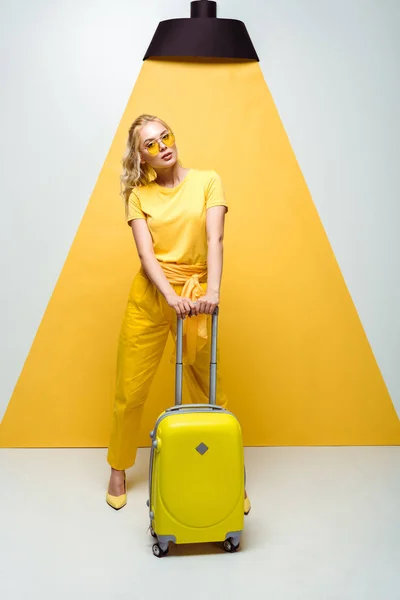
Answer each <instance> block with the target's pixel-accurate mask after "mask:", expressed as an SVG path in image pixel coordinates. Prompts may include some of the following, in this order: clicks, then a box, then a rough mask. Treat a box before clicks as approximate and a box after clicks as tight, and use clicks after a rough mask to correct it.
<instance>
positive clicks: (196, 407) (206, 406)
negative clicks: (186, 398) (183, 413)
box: [165, 404, 225, 412]
mask: <svg viewBox="0 0 400 600" xmlns="http://www.w3.org/2000/svg"><path fill="white" fill-rule="evenodd" d="M182 408H183V409H184V410H195V411H196V412H198V411H200V410H202V409H203V410H205V409H207V411H209V410H210V408H211V409H212V410H220V411H221V412H225V409H224V408H222V406H218V405H217V404H194V405H193V404H182V405H179V406H171V407H170V408H166V409H165V412H174V411H179V410H182Z"/></svg>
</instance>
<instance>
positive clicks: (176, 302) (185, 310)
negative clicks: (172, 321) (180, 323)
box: [165, 294, 194, 319]
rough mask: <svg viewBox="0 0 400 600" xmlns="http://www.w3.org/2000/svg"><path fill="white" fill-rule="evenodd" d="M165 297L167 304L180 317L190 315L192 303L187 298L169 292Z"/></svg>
mask: <svg viewBox="0 0 400 600" xmlns="http://www.w3.org/2000/svg"><path fill="white" fill-rule="evenodd" d="M165 299H166V301H167V303H168V306H170V307H171V308H173V309H174V311H175V312H176V314H177V315H178V317H179V318H180V319H184V318H185V317H187V316H190V315H191V312H192V309H193V307H194V304H193V302H192V301H191V300H189V298H182V296H179V295H178V294H169V295H168V296H166V297H165Z"/></svg>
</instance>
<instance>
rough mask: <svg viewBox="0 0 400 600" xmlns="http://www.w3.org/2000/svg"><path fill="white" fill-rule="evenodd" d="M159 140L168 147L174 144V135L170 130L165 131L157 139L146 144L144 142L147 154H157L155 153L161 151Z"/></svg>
mask: <svg viewBox="0 0 400 600" xmlns="http://www.w3.org/2000/svg"><path fill="white" fill-rule="evenodd" d="M160 141H161V142H162V143H163V144H164V146H167V148H170V147H171V146H173V145H174V144H175V136H174V134H173V133H172V131H167V132H166V133H163V135H162V136H160V137H159V138H158V140H153V141H151V142H148V143H147V144H145V146H144V147H145V148H146V150H147V152H148V153H149V154H151V155H152V156H157V154H159V152H161V147H160Z"/></svg>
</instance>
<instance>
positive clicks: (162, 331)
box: [106, 115, 250, 514]
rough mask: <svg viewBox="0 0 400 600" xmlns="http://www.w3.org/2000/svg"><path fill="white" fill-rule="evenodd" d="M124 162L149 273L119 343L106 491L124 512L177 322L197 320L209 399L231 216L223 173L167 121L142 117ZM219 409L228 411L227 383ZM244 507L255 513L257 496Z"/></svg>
mask: <svg viewBox="0 0 400 600" xmlns="http://www.w3.org/2000/svg"><path fill="white" fill-rule="evenodd" d="M122 164H123V175H122V177H121V181H122V184H123V195H124V197H125V207H126V210H125V212H126V221H127V223H128V225H129V226H130V227H131V228H132V232H133V236H134V239H135V243H136V247H137V251H138V254H139V258H140V261H141V269H140V271H139V273H138V274H137V275H136V277H135V278H134V281H133V284H132V288H131V291H130V295H129V299H128V305H127V308H126V312H125V316H124V319H123V323H122V328H121V333H120V339H119V347H118V357H117V383H116V396H115V405H114V413H113V422H112V428H111V437H110V444H109V449H108V455H107V461H108V463H109V464H110V466H111V477H110V482H109V487H108V492H107V495H106V500H107V503H108V504H109V505H110V506H112V507H113V508H115V509H116V510H119V509H120V508H122V507H123V506H125V504H126V502H127V497H126V476H125V469H127V468H129V467H131V466H132V465H133V464H134V462H135V457H136V451H137V442H138V434H139V430H140V422H141V417H142V412H143V407H144V402H145V400H146V398H147V395H148V392H149V389H150V385H151V383H152V380H153V378H154V375H155V372H156V370H157V367H158V364H159V362H160V359H161V357H162V354H163V351H164V348H165V344H166V341H167V337H168V333H169V331H170V330H171V331H172V333H173V334H175V330H176V318H177V316H178V317H179V318H181V319H186V317H189V318H188V319H186V321H185V323H184V333H185V336H184V354H183V357H184V358H183V362H184V377H185V378H186V381H187V384H188V389H189V393H190V397H191V400H192V402H193V403H196V402H202V403H206V402H208V377H209V360H210V355H209V342H210V340H209V338H210V336H209V335H207V324H206V323H205V321H207V317H206V315H211V314H212V313H213V312H214V309H215V308H216V306H218V304H219V295H220V285H221V276H222V259H223V234H224V220H225V213H226V212H227V203H226V201H225V198H224V194H223V189H222V184H221V180H220V178H219V176H218V175H217V173H215V172H214V171H201V170H195V169H186V168H184V167H182V165H181V164H180V162H179V161H178V151H177V147H176V144H175V137H174V134H173V133H172V131H171V129H170V128H169V127H168V125H167V124H166V123H165V122H164V121H162V120H161V119H159V118H158V117H155V116H152V115H141V116H140V117H138V118H137V119H136V120H135V121H134V123H133V124H132V126H131V128H130V130H129V137H128V144H127V149H126V153H125V155H124V158H123V161H122ZM218 379H219V378H218ZM217 404H219V405H222V406H226V397H225V394H224V392H223V391H222V388H221V385H220V381H218V383H217ZM244 510H245V513H246V514H247V513H248V512H249V510H250V502H249V500H248V498H247V495H246V496H245V506H244Z"/></svg>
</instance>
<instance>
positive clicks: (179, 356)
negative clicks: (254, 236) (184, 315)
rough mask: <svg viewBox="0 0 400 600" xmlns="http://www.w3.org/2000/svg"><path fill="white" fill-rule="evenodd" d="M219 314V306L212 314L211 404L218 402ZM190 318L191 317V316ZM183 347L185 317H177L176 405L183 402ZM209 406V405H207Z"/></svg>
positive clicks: (214, 404)
mask: <svg viewBox="0 0 400 600" xmlns="http://www.w3.org/2000/svg"><path fill="white" fill-rule="evenodd" d="M218 314H219V307H218V306H217V307H216V308H215V310H214V313H213V315H212V326H211V356H210V392H209V397H210V404H211V405H213V406H216V404H217V393H216V392H217V389H216V388H217V336H218ZM189 318H190V317H189ZM182 348H183V319H179V318H178V319H177V327H176V365H175V406H181V404H182V376H183V364H182V354H183V352H182ZM206 406H209V405H206Z"/></svg>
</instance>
